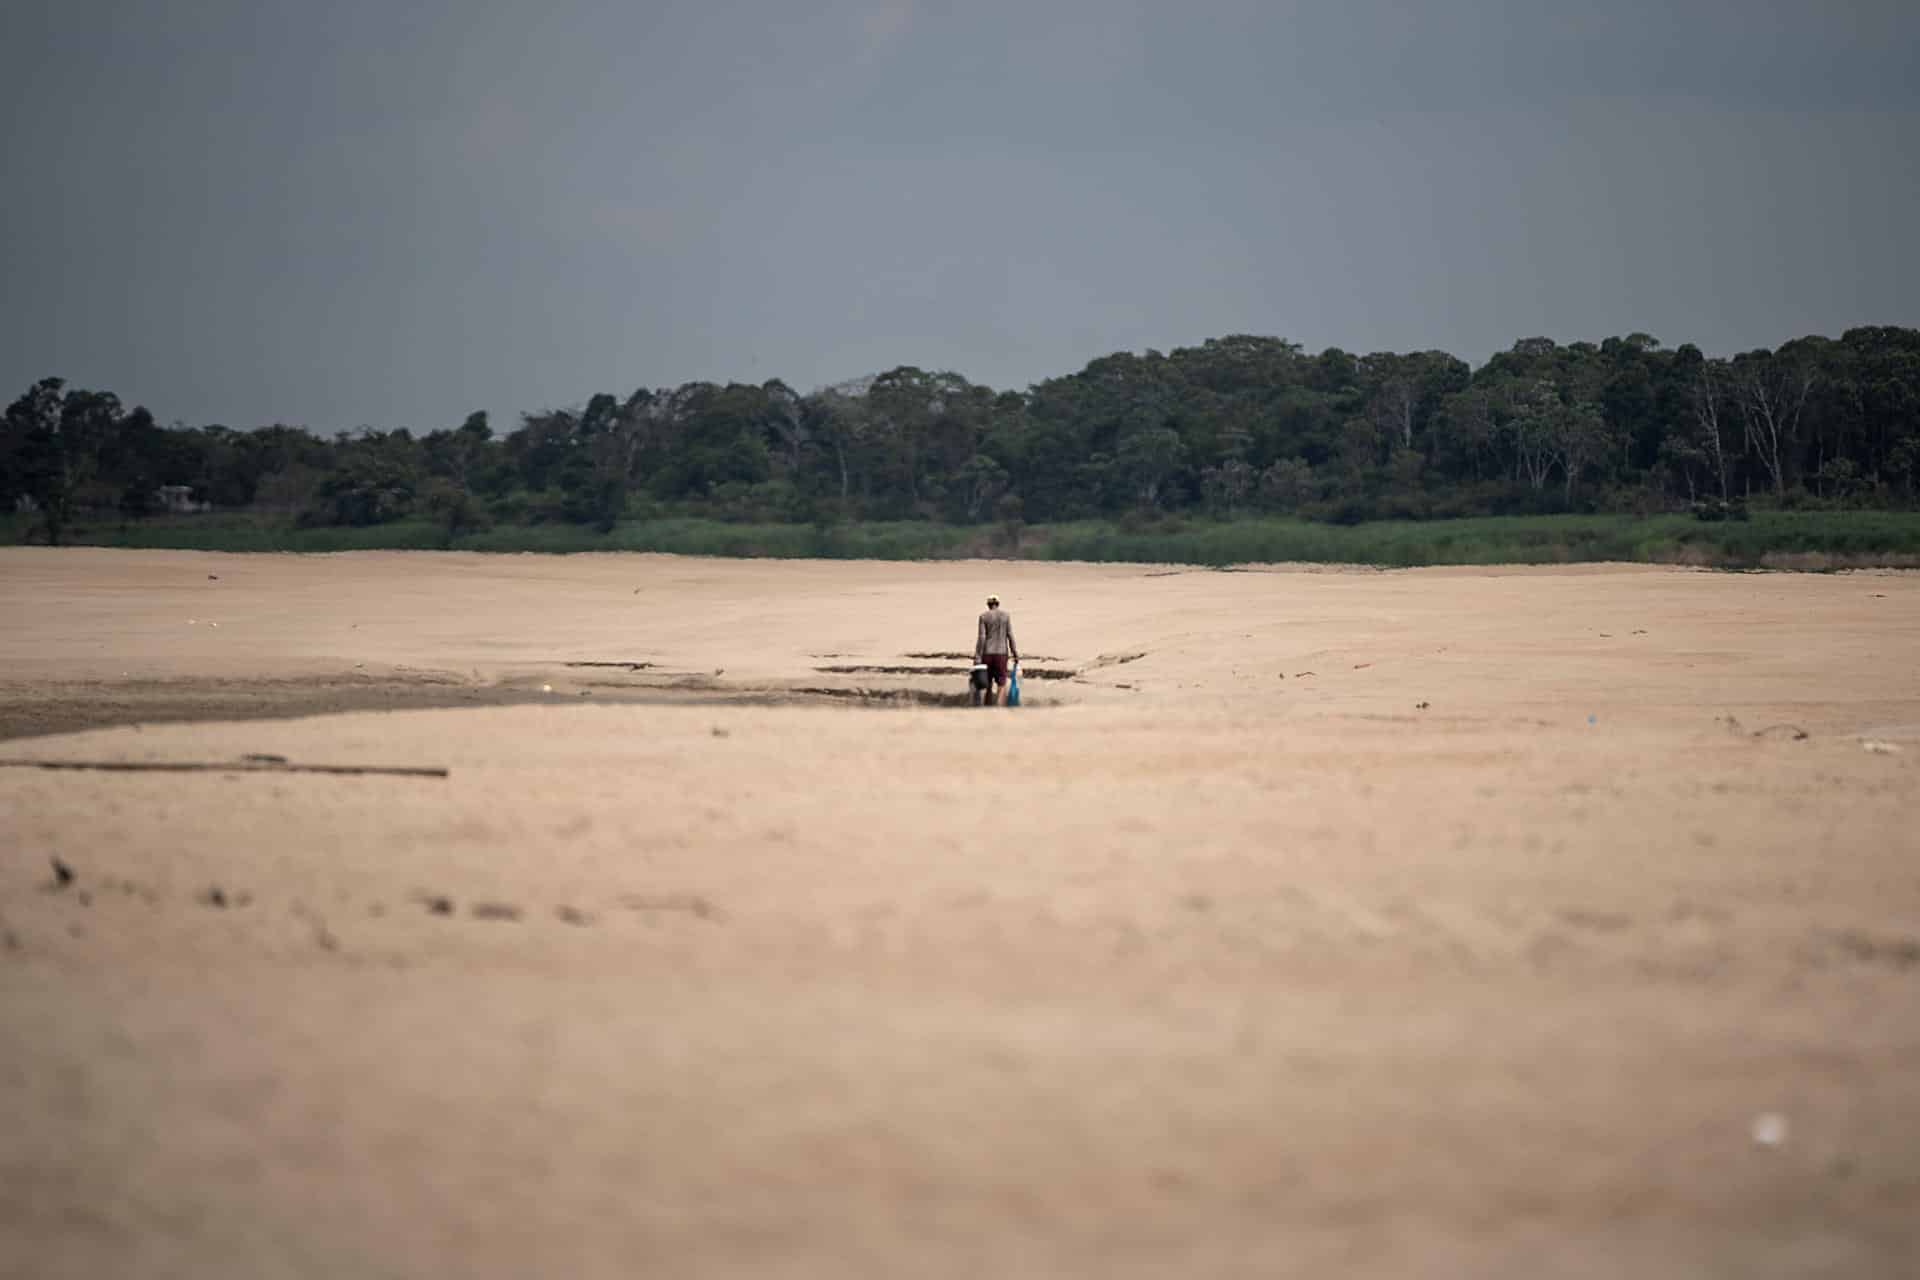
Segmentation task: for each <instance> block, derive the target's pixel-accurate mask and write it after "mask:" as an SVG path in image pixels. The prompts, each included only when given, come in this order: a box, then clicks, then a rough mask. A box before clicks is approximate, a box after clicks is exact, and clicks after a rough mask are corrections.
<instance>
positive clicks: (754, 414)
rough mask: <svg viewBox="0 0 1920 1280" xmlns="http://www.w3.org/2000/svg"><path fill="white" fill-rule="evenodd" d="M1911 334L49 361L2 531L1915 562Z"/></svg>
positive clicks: (428, 541)
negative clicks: (1081, 354) (211, 389)
mask: <svg viewBox="0 0 1920 1280" xmlns="http://www.w3.org/2000/svg"><path fill="white" fill-rule="evenodd" d="M1916 508H1920V331H1916V330H1912V329H1901V328H1861V329H1852V330H1848V331H1847V332H1846V333H1845V334H1843V335H1842V336H1840V337H1839V338H1834V339H1830V338H1824V337H1807V338H1800V339H1796V340H1794V341H1792V342H1789V343H1786V344H1785V345H1783V346H1781V347H1780V348H1778V349H1777V350H1765V349H1762V350H1756V351H1751V352H1745V353H1742V354H1739V355H1736V356H1733V357H1731V358H1726V359H1721V358H1713V357H1709V356H1707V355H1705V354H1704V353H1702V352H1701V351H1700V350H1699V349H1698V348H1696V347H1694V346H1691V345H1682V346H1679V347H1675V348H1668V347H1666V346H1664V345H1663V344H1662V343H1660V342H1658V341H1656V340H1655V339H1653V338H1651V337H1648V336H1647V335H1645V334H1631V335H1628V336H1626V337H1618V338H1609V339H1607V340H1606V341H1604V342H1601V343H1598V344H1595V343H1587V342H1576V343H1571V344H1567V345H1561V344H1558V343H1555V342H1553V341H1550V340H1548V339H1545V338H1529V339H1524V340H1522V341H1520V342H1517V343H1515V344H1514V345H1513V347H1512V348H1511V349H1510V350H1507V351H1503V352H1501V353H1499V354H1498V355H1496V356H1494V357H1493V358H1492V359H1490V360H1488V361H1487V362H1486V363H1485V364H1484V365H1482V366H1481V367H1480V368H1478V369H1472V368H1470V367H1469V366H1468V365H1467V364H1466V363H1465V362H1463V361H1461V360H1459V359H1457V358H1455V357H1453V356H1451V355H1448V354H1446V353H1445V352H1440V351H1427V352H1415V353H1410V354H1402V353H1391V352H1386V353H1376V354H1373V355H1365V356H1356V355H1352V354H1349V353H1347V352H1344V351H1340V350H1338V349H1329V350H1326V351H1322V352H1320V353H1319V354H1317V355H1315V354H1309V353H1308V352H1306V351H1305V350H1304V349H1303V348H1301V347H1300V346H1299V345H1297V344H1295V343H1291V342H1286V341H1283V340H1280V339H1277V338H1262V337H1249V336H1233V337H1226V338H1217V339H1210V340H1208V341H1206V342H1204V343H1202V344H1200V345H1199V346H1195V347H1186V348H1179V349H1176V350H1174V351H1172V352H1171V353H1165V354H1163V353H1160V352H1156V351H1148V352H1145V353H1142V354H1133V353H1127V352H1122V353H1116V354H1114V355H1110V356H1105V357H1102V358H1100V359H1098V360H1095V361H1093V362H1092V363H1091V364H1089V365H1087V366H1086V368H1084V369H1082V370H1080V371H1079V372H1077V373H1072V374H1067V375H1064V376H1061V377H1057V378H1050V379H1047V380H1045V381H1042V382H1040V383H1037V384H1035V385H1033V386H1031V387H1029V388H1027V389H1025V390H1023V391H1011V390H996V389H995V388H992V387H988V386H983V385H980V384H977V383H973V382H970V381H968V380H967V379H966V378H965V377H963V376H961V375H959V374H957V373H929V372H926V371H924V370H921V369H917V368H899V369H894V370H891V371H888V372H886V373H883V374H880V375H877V376H875V377H872V378H865V379H860V380H858V381H855V382H851V383H846V384H842V385H839V386H834V387H827V388H822V389H819V390H815V391H812V392H810V393H807V394H801V393H799V392H796V391H795V390H793V389H792V388H790V387H789V386H787V385H786V384H785V383H783V382H779V381H771V382H766V383H762V384H759V385H749V384H743V383H733V384H726V385H721V384H717V383H707V382H696V383H687V384H684V385H682V386H679V387H676V388H671V389H668V388H658V389H654V388H646V387H642V388H640V389H638V390H635V391H632V392H630V393H627V394H625V395H615V394H612V393H605V392H602V393H595V394H590V395H587V396H586V397H585V398H584V399H583V400H582V401H580V402H579V403H578V404H577V405H574V406H572V407H568V408H564V409H548V410H541V411H538V412H529V413H524V414H522V415H521V416H520V418H519V421H518V422H517V423H516V424H514V425H513V426H512V427H511V428H510V429H508V430H506V431H505V432H504V433H500V432H496V430H495V428H494V424H493V423H492V422H491V421H490V420H489V418H488V416H487V414H485V413H474V414H471V415H469V416H468V417H467V418H466V419H465V420H464V421H463V422H461V423H460V424H459V425H457V426H438V427H428V428H427V429H425V430H419V429H416V428H412V427H378V428H375V427H367V428H363V429H360V430H358V431H354V432H349V433H343V434H337V435H322V434H318V433H315V432H313V431H309V430H306V429H304V428H301V427H297V426H289V425H285V424H272V425H267V426H262V427H256V428H251V429H235V428H232V427H229V426H225V425H218V424H215V425H205V426H190V425H187V424H184V423H175V424H173V425H171V426H163V425H161V424H160V423H159V422H158V421H157V420H156V418H155V417H154V415H153V414H152V413H150V412H148V411H147V410H146V409H145V408H140V407H135V408H131V409H129V408H127V407H125V406H123V405H122V404H121V402H120V400H119V399H118V397H117V396H115V395H113V394H112V393H110V392H104V391H89V390H82V389H76V388H69V387H68V386H67V385H66V384H65V383H63V382H62V381H60V380H59V379H56V378H49V379H45V380H43V381H41V382H38V383H36V384H34V385H33V386H32V387H29V388H28V389H27V390H26V391H25V392H24V393H23V394H21V395H20V396H19V397H18V398H17V399H16V400H15V401H14V402H13V403H12V404H11V405H10V406H9V407H8V408H7V410H6V414H5V418H4V422H0V509H4V510H7V511H10V512H13V513H14V514H13V515H12V516H11V517H10V518H9V519H8V520H7V521H6V522H5V523H4V524H0V536H4V537H7V538H8V539H10V540H14V541H44V542H49V543H59V542H72V541H89V542H102V541H104V542H111V543H113V544H114V545H126V546H140V545H153V546H160V545H165V546H201V545H204V546H208V547H221V548H225V549H243V548H259V549H268V548H276V549H297V550H331V549H344V548H348V547H363V546H379V547H392V546H417V547H446V546H460V547H468V548H474V549H489V550H548V551H563V550H587V549H604V548H629V549H651V550H675V551H690V552H696V553H702V554H722V555H747V554H766V555H819V556H876V557H883V558H915V557H927V556H946V555H958V554H1018V555H1026V556H1060V557H1073V558H1085V559H1138V560H1166V561H1176V562H1191V563H1208V564H1225V563H1235V562H1245V561H1256V560H1316V561H1318V560H1347V561H1354V562H1359V563H1379V564H1419V563H1453V562H1459V563H1484V562H1488V561H1494V560H1549V561H1551V560H1563V559H1595V558H1605V559H1678V560H1689V559H1693V560H1698V561H1700V562H1702V563H1722V564H1758V563H1762V562H1763V561H1765V559H1766V558H1767V557H1768V556H1770V555H1771V556H1780V555H1791V554H1796V553H1804V554H1807V555H1816V556H1827V557H1839V558H1848V557H1851V558H1853V559H1856V560H1857V559H1859V558H1861V557H1873V556H1876V555H1877V556H1882V557H1889V556H1890V557H1896V558H1897V557H1899V556H1905V555H1910V554H1911V553H1913V552H1914V551H1915V550H1916V548H1915V546H1914V545H1913V540H1912V533H1911V530H1912V519H1911V518H1910V517H1907V516H1903V515H1901V514H1899V513H1903V512H1912V511H1914V510H1915V509H1916Z"/></svg>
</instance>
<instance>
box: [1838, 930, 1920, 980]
mask: <svg viewBox="0 0 1920 1280" xmlns="http://www.w3.org/2000/svg"><path fill="white" fill-rule="evenodd" d="M1825 937H1826V940H1827V942H1828V943H1829V944H1830V945H1831V946H1832V947H1834V948H1835V949H1837V950H1839V951H1840V952H1841V953H1842V954H1843V955H1845V956H1847V957H1848V958H1850V959H1853V960H1857V961H1859V962H1860V963H1861V964H1870V965H1874V966H1876V967H1882V968H1888V969H1897V970H1901V971H1903V972H1904V971H1905V970H1908V969H1916V968H1920V938H1877V937H1875V936H1873V935H1872V934H1870V933H1865V932H1863V931H1861V930H1859V929H1841V930H1837V931H1827V932H1826V935H1825Z"/></svg>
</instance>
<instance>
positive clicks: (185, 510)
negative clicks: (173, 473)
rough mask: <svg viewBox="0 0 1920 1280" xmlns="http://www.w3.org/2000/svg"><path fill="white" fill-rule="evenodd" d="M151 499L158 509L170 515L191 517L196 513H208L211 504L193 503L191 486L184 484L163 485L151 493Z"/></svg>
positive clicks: (211, 506)
mask: <svg viewBox="0 0 1920 1280" xmlns="http://www.w3.org/2000/svg"><path fill="white" fill-rule="evenodd" d="M153 497H154V500H155V501H156V502H158V503H159V504H160V509H161V510H162V511H165V512H167V513H169V514H171V515H177V516H184V515H191V514H193V513H194V512H196V511H209V510H211V509H212V508H213V504H212V503H211V502H195V501H194V500H193V486H192V485H186V484H163V485H161V486H160V487H159V488H158V489H155V490H154V491H153Z"/></svg>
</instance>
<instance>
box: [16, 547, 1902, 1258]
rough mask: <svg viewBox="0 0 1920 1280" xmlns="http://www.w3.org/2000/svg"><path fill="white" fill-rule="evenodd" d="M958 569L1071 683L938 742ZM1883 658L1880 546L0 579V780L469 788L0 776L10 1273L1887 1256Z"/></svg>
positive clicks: (965, 717) (46, 567)
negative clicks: (1491, 564)
mask: <svg viewBox="0 0 1920 1280" xmlns="http://www.w3.org/2000/svg"><path fill="white" fill-rule="evenodd" d="M989 590H995V591H998V593H999V594H1000V595H1001V596H1002V597H1004V598H1005V599H1006V601H1007V604H1008V606H1009V607H1010V609H1011V610H1012V611H1013V613H1014V616H1015V618H1016V622H1017V630H1018V634H1019V638H1020V640H1021V641H1022V643H1023V645H1024V646H1025V647H1026V649H1027V650H1028V651H1029V665H1030V667H1032V668H1034V669H1035V670H1036V673H1037V672H1041V671H1044V672H1046V673H1047V675H1048V678H1045V679H1031V680H1029V681H1028V682H1027V685H1026V693H1027V700H1028V702H1029V704H1030V705H1029V706H1028V707H1024V708H1022V709H1020V710H1019V711H1013V712H1008V711H993V712H984V711H982V712H976V711H972V710H967V709H950V708H948V707H946V706H943V705H938V704H940V703H941V702H942V701H943V700H947V699H951V698H952V697H954V696H955V695H956V694H958V693H959V692H960V691H961V689H962V679H961V677H960V676H959V675H958V674H957V670H958V668H959V667H960V666H961V665H962V664H960V663H957V662H955V661H954V660H953V659H952V658H950V657H944V656H941V655H947V654H952V653H958V652H960V651H963V650H965V649H966V648H967V647H968V646H969V645H970V642H971V638H972V625H973V617H974V615H975V613H976V612H977V611H978V609H979V607H980V606H979V601H980V599H981V598H982V597H984V596H985V594H986V593H987V592H988V591H989ZM215 624H218V625H215ZM1916 656H1920V576H1916V575H1914V574H1901V573H1856V574H1844V575H1832V576H1797V575H1726V574H1714V573H1705V572H1696V571H1685V570H1668V569H1646V568H1628V567H1611V566H1603V567H1580V568H1567V569H1560V570H1547V569H1530V570H1506V571H1499V570H1495V571H1488V570H1432V571H1407V572H1394V573H1378V572H1367V571H1346V572H1339V571H1315V570H1305V569H1301V570H1286V569H1277V570H1261V571H1257V572H1227V573H1222V572H1208V571H1204V570H1183V571H1174V570H1170V569H1166V568H1155V567H1151V566H1118V565H1104V566H1087V565H1045V564H1018V565H1009V564H989V563H977V562H976V563H940V564H868V563H856V564H843V563H821V562H805V563H778V562H766V561H758V562H733V561H708V560H688V559H675V558H671V557H656V556H578V557H566V558H554V557H539V556H469V555H452V554H401V553H374V554H355V555H342V556H324V557H287V556H215V555H205V554H197V553H186V552H147V553H142V552H116V551H98V550H71V551H60V552H52V551H47V550H24V549H7V550H0V737H6V738H8V739H10V740H7V741H0V761H5V760H11V761H19V760H26V759H51V760H68V761H73V760H94V761H121V762H142V761H150V762H189V761H199V762H210V763H219V762H232V761H237V760H239V759H240V757H242V756H243V755H246V754H249V753H251V754H256V755H270V756H280V757H285V758H286V759H288V760H289V761H291V762H292V763H295V764H300V763H325V764H360V765H392V766H408V767H419V766H444V767H446V768H447V769H448V770H449V776H448V777H446V778H445V779H427V778H415V777H379V776H374V777H343V776H332V775H313V774H303V773H290V772H273V771H264V772H246V773H233V772H208V773H186V774H180V773H103V772H67V771H47V770H41V769H28V768H11V767H8V768H0V1133H4V1134H6V1141H5V1142H4V1143H0V1241H5V1242H7V1243H6V1245H5V1247H0V1276H11V1275H21V1276H27V1275H31V1276H57V1277H64V1276H73V1277H81V1276H96V1275H108V1274H127V1275H134V1274H139V1275H152V1276H172V1275H179V1276H189V1275H191V1276H205V1275H210V1274H211V1275H234V1276H276V1275H287V1276H308V1275H312V1276H333V1275H346V1274H351V1275H369V1276H380V1275H394V1276H402V1275H406V1276H414V1275H423V1274H469V1275H489V1276H491V1275H501V1276H510V1275H513V1276H517V1275H531V1274H551V1275H562V1274H576V1275H609V1276H614V1275H620V1276H624V1275H635V1274H645V1275H660V1276H675V1277H680V1276H692V1277H700V1276H724V1275H756V1276H783V1277H786V1276H790V1277H816V1276H818V1277H838V1276H845V1275H876V1276H891V1275H899V1274H903V1273H914V1274H919V1275H925V1276H955V1277H960V1276H981V1275H994V1276H1034V1277H1046V1276H1067V1275H1085V1276H1131V1275H1138V1276H1149V1275H1151V1276H1161V1275H1248V1276H1271V1275H1295V1274H1297V1275H1303V1276H1304V1275H1315V1276H1319V1275H1326V1274H1399V1275H1435V1274H1502V1275H1516V1276H1519V1275H1524V1276H1529V1277H1534V1276H1563V1275H1564V1276H1613V1275H1619V1274H1623V1273H1639V1274H1646V1275H1728V1276H1736V1275H1737V1276H1766V1275H1809V1274H1832V1275H1896V1274H1908V1273H1912V1272H1913V1271H1914V1270H1915V1269H1916V1268H1920V1213H1917V1212H1916V1211H1915V1208H1914V1206H1915V1205H1916V1204H1920V667H1917V666H1916V662H1915V658H1916ZM579 664H595V665H579ZM903 668H904V669H903ZM287 716H300V717H305V718H294V719H290V718H279V717H287ZM168 722H172V723H168ZM115 725H117V726H119V727H99V728H96V729H94V731H92V732H85V733H67V732H62V731H64V730H70V729H78V728H87V727H91V726H115ZM1863 741H1866V742H1871V743H1874V744H1877V749H1874V750H1869V749H1867V748H1866V747H1865V746H1863ZM56 857H57V858H58V859H60V860H61V862H62V863H63V864H64V865H66V866H68V867H70V868H72V870H73V871H74V872H75V879H74V881H73V882H72V883H70V884H68V885H66V886H65V887H55V886H54V884H53V876H52V872H51V870H50V868H51V865H52V864H51V859H53V858H56ZM216 889H217V890H218V892H217V893H216V892H215V890H216ZM222 904H223V905H222ZM1763 1118H1764V1119H1763ZM1776 1120H1777V1121H1779V1122H1780V1123H1781V1126H1782V1127H1781V1128H1780V1129H1779V1130H1778V1131H1776V1129H1775V1127H1774V1124H1775V1121H1776ZM1757 1121H1760V1122H1761V1123H1760V1126H1759V1130H1758V1133H1759V1135H1760V1137H1761V1138H1763V1139H1776V1138H1777V1139H1778V1140H1777V1141H1756V1136H1755V1135H1756V1128H1755V1126H1756V1122H1757Z"/></svg>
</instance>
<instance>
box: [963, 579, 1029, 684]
mask: <svg viewBox="0 0 1920 1280" xmlns="http://www.w3.org/2000/svg"><path fill="white" fill-rule="evenodd" d="M973 660H974V661H975V662H984V663H986V664H987V679H988V680H989V682H990V683H989V685H988V688H987V696H986V705H987V706H989V707H991V706H993V705H994V704H995V703H997V702H998V701H999V700H1000V690H1002V689H1004V688H1005V687H1006V684H1007V664H1008V663H1009V662H1018V661H1020V645H1019V642H1018V641H1016V640H1015V639H1014V638H1013V615H1012V614H1010V613H1008V612H1006V611H1005V610H1004V609H1002V608H1001V607H1000V597H999V596H988V597H987V611H986V612H985V613H983V614H981V615H980V631H979V634H978V636H977V637H976V638H975V639H974V642H973Z"/></svg>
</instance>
